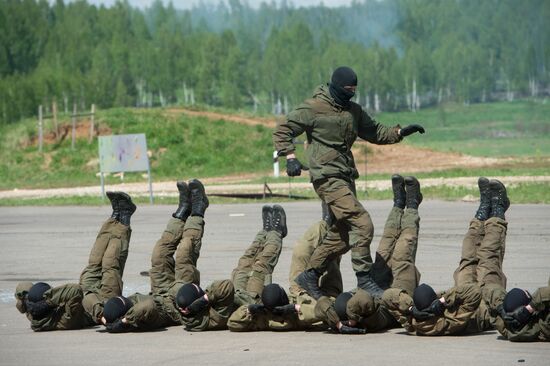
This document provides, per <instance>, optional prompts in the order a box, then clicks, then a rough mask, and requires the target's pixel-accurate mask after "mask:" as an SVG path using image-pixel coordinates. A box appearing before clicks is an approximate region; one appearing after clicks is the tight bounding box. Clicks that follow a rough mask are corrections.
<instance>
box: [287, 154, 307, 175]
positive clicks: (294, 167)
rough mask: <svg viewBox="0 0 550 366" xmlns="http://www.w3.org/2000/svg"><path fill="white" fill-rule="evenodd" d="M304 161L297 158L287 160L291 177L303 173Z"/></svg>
mask: <svg viewBox="0 0 550 366" xmlns="http://www.w3.org/2000/svg"><path fill="white" fill-rule="evenodd" d="M303 167H304V166H303V165H302V163H300V160H298V159H296V158H291V159H287V160H286V174H288V176H289V177H297V176H299V175H301V174H302V169H303Z"/></svg>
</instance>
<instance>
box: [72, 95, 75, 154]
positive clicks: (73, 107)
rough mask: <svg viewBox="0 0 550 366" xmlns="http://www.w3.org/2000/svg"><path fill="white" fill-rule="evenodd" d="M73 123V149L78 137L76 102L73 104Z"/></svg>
mask: <svg viewBox="0 0 550 366" xmlns="http://www.w3.org/2000/svg"><path fill="white" fill-rule="evenodd" d="M72 124H73V133H72V141H71V150H74V141H75V139H76V103H74V104H73V116H72Z"/></svg>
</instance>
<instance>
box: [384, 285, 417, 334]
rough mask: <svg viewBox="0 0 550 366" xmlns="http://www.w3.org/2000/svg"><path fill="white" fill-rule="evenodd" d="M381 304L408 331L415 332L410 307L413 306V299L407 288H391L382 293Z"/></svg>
mask: <svg viewBox="0 0 550 366" xmlns="http://www.w3.org/2000/svg"><path fill="white" fill-rule="evenodd" d="M380 301H381V304H382V305H383V306H385V307H386V308H387V309H388V311H389V312H390V314H391V315H392V316H393V317H394V318H395V319H396V320H397V321H398V322H399V324H401V326H402V327H403V328H405V330H407V331H408V332H414V330H415V329H414V327H413V325H412V317H411V315H410V311H409V308H410V307H411V306H413V299H412V297H410V296H409V295H408V294H407V292H406V291H405V290H402V289H398V288H390V289H388V290H386V291H384V293H383V294H382V299H381V300H380Z"/></svg>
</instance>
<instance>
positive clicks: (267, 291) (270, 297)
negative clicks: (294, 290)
mask: <svg viewBox="0 0 550 366" xmlns="http://www.w3.org/2000/svg"><path fill="white" fill-rule="evenodd" d="M262 303H263V304H264V306H265V307H266V308H268V309H273V308H274V307H276V306H283V305H288V304H289V301H288V296H287V294H286V292H285V290H283V288H282V287H281V286H279V285H277V284H276V283H272V284H269V285H267V286H265V287H264V290H263V291H262Z"/></svg>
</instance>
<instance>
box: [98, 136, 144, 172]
mask: <svg viewBox="0 0 550 366" xmlns="http://www.w3.org/2000/svg"><path fill="white" fill-rule="evenodd" d="M99 169H100V171H101V172H102V173H119V172H140V171H149V158H148V156H147V142H146V141H145V134H143V133H138V134H133V135H111V136H99Z"/></svg>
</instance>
